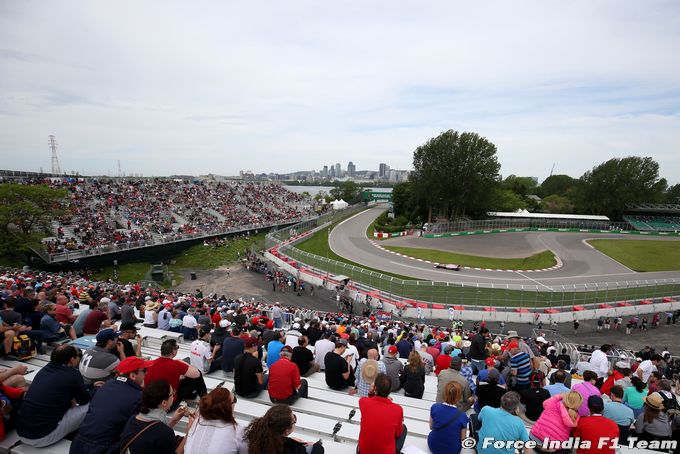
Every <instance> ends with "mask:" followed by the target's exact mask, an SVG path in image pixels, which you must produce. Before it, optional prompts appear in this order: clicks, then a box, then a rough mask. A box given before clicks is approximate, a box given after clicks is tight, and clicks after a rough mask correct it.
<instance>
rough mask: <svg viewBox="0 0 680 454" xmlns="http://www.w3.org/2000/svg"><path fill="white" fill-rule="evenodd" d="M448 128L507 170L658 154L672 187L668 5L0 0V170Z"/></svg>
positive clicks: (204, 164) (678, 84)
mask: <svg viewBox="0 0 680 454" xmlns="http://www.w3.org/2000/svg"><path fill="white" fill-rule="evenodd" d="M447 129H455V130H458V131H474V132H477V133H479V134H480V135H482V136H485V137H486V138H488V139H489V140H490V141H492V142H493V143H495V144H496V145H497V147H498V156H499V159H500V162H501V164H502V173H503V174H504V175H509V174H511V173H514V174H519V175H532V176H536V177H539V178H540V179H543V178H545V177H546V176H548V174H549V173H550V169H551V167H552V166H553V164H554V165H555V173H566V174H570V175H572V176H580V175H581V174H582V173H583V172H584V171H586V170H588V169H590V168H592V167H593V166H595V165H597V164H599V163H601V162H603V161H605V160H607V159H610V158H612V157H624V156H629V155H641V156H652V157H653V158H655V159H656V160H657V161H658V162H659V163H660V166H661V175H662V176H663V177H665V178H667V179H668V180H669V181H670V182H671V183H679V182H680V3H679V2H677V1H673V0H669V1H654V0H652V1H645V2H642V1H626V0H616V1H597V2H593V1H590V0H586V1H573V2H563V1H524V2H508V1H498V2H495V1H485V2H465V3H463V2H458V1H450V0H447V1H441V2H436V1H432V2H425V3H423V2H394V1H392V2H388V1H363V2H348V1H333V0H328V1H304V0H301V1H285V2H282V1H272V2H268V1H258V2H231V1H229V2H225V1H215V2H212V1H191V2H189V1H168V0H163V1H145V0H135V1H116V2H104V1H77V2H76V1H64V0H60V1H49V2H45V1H34V0H21V1H3V2H0V159H1V160H2V163H1V164H0V168H6V169H7V168H8V169H14V170H39V169H40V168H41V167H42V168H43V169H45V170H48V169H49V168H50V163H51V161H50V151H49V148H48V145H47V136H48V135H49V134H54V135H55V136H56V137H57V141H58V142H59V146H60V148H59V158H60V161H61V167H62V169H65V170H68V171H71V170H77V171H80V172H83V173H86V174H95V173H107V174H114V173H116V172H117V160H120V161H121V166H122V168H123V171H125V172H128V173H131V172H134V173H143V174H144V175H169V174H173V173H183V174H187V173H189V174H204V173H208V172H213V173H218V174H225V175H232V174H237V173H238V171H239V170H253V171H256V172H270V171H275V172H286V171H292V170H302V169H305V170H306V169H319V168H320V167H321V166H323V165H324V164H332V163H335V162H341V163H342V165H343V167H346V165H347V161H349V160H352V161H354V162H355V163H356V164H357V167H358V168H359V169H377V166H378V163H380V162H386V163H388V164H390V165H391V166H392V167H393V168H400V169H408V168H410V167H411V162H412V153H413V150H414V149H415V148H416V147H417V146H419V145H421V144H423V143H424V142H425V141H426V140H428V139H429V138H431V137H433V136H436V135H437V134H439V133H440V132H442V131H444V130H447Z"/></svg>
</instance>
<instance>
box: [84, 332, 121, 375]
mask: <svg viewBox="0 0 680 454" xmlns="http://www.w3.org/2000/svg"><path fill="white" fill-rule="evenodd" d="M96 341H97V343H96V344H95V346H94V347H92V348H91V349H89V350H85V351H84V352H83V358H82V359H81V360H80V366H79V370H80V373H81V375H82V376H83V380H84V381H85V384H86V385H87V386H89V387H99V386H101V385H103V384H104V382H106V381H108V380H110V379H112V378H113V377H115V375H116V372H115V369H116V367H117V366H118V364H119V363H120V359H119V356H118V355H120V354H123V353H124V346H123V343H122V342H119V340H118V334H117V333H116V331H114V330H113V329H111V328H106V329H103V330H101V331H100V332H99V333H97V337H96Z"/></svg>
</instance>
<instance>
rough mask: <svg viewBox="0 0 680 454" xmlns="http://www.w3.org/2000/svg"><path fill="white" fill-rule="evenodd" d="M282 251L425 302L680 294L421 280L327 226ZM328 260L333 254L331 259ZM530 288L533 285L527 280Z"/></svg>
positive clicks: (665, 289)
mask: <svg viewBox="0 0 680 454" xmlns="http://www.w3.org/2000/svg"><path fill="white" fill-rule="evenodd" d="M335 224H337V222H336V223H335ZM282 252H284V253H286V254H287V255H289V256H290V257H292V258H293V259H295V260H298V261H300V262H301V263H305V264H307V265H309V266H312V267H314V268H317V269H320V270H324V271H327V272H329V273H331V274H335V275H338V274H342V275H345V276H348V277H349V278H350V279H352V280H353V281H356V282H361V283H363V284H366V285H368V286H370V287H373V288H377V289H379V290H381V291H384V292H388V293H391V294H395V295H401V296H403V297H405V298H412V299H415V300H419V301H430V302H433V303H442V304H460V305H463V306H492V307H493V306H496V307H502V306H511V307H525V308H530V309H538V310H540V309H545V308H549V307H556V306H574V305H582V304H593V303H603V302H616V301H624V300H634V299H642V298H654V297H662V296H669V295H678V294H680V284H666V285H653V286H647V287H623V288H619V289H613V288H608V287H604V288H603V287H602V286H599V287H598V289H597V290H595V287H594V285H592V284H591V285H590V286H589V287H588V290H589V291H587V292H583V291H568V290H567V291H564V292H562V291H555V292H551V291H543V289H541V291H536V290H533V289H532V290H510V289H506V288H502V287H503V286H499V287H500V288H485V287H477V286H476V285H474V284H468V285H466V286H464V285H461V284H453V283H446V282H433V281H424V280H416V279H414V278H413V277H409V276H402V275H398V274H391V273H385V272H383V271H380V270H377V269H373V268H367V267H364V266H362V265H359V264H358V263H355V262H352V261H350V260H347V259H345V258H344V257H341V256H339V255H337V254H335V253H333V251H331V250H330V248H329V247H328V229H327V228H325V229H322V230H320V231H318V232H316V233H315V234H314V235H313V236H311V237H310V238H309V239H307V240H305V241H304V242H301V243H299V244H298V245H296V246H295V247H292V248H284V249H282ZM310 254H315V255H310ZM551 256H552V254H551ZM327 259H331V261H329V260H327ZM463 272H464V271H463ZM452 277H455V275H452ZM526 287H530V286H528V285H527V286H526ZM581 288H582V287H581ZM591 289H592V290H591Z"/></svg>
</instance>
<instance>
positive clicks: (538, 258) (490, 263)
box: [385, 246, 557, 270]
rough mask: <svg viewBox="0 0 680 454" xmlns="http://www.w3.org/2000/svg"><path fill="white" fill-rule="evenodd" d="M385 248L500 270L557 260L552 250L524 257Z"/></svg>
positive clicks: (534, 266) (547, 264) (545, 265)
mask: <svg viewBox="0 0 680 454" xmlns="http://www.w3.org/2000/svg"><path fill="white" fill-rule="evenodd" d="M385 249H388V250H390V251H394V252H397V253H399V254H404V255H407V256H409V257H415V258H418V259H423V260H430V261H432V262H436V263H457V264H458V265H462V266H469V267H474V268H491V269H499V270H541V269H544V268H550V267H551V266H555V265H556V264H557V261H556V260H555V256H554V255H553V253H552V252H550V251H543V252H539V253H538V254H534V255H531V256H529V257H524V258H512V259H506V258H496V257H481V256H476V255H466V254H458V253H456V252H448V251H439V250H436V249H425V248H414V247H401V246H385Z"/></svg>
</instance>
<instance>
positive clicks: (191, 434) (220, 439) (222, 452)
mask: <svg viewBox="0 0 680 454" xmlns="http://www.w3.org/2000/svg"><path fill="white" fill-rule="evenodd" d="M184 452H185V453H186V454H248V442H247V441H246V440H245V439H244V438H243V426H241V425H239V424H236V427H234V426H233V425H232V424H229V423H225V422H223V421H219V420H214V419H209V420H205V419H203V418H202V417H199V418H198V419H197V420H196V421H195V422H194V425H193V426H192V427H191V429H189V431H188V432H187V441H186V444H185V446H184Z"/></svg>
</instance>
